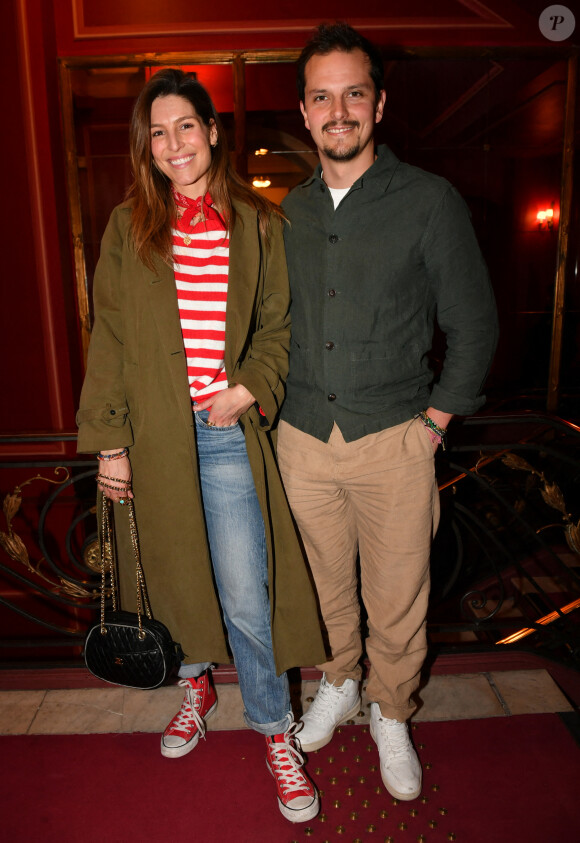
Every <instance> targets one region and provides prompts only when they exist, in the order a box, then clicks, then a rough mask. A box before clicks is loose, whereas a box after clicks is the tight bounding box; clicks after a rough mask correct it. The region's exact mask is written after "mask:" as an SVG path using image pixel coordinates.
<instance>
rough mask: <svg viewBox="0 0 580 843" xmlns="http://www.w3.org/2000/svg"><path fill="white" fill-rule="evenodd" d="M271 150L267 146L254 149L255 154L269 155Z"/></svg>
mask: <svg viewBox="0 0 580 843" xmlns="http://www.w3.org/2000/svg"><path fill="white" fill-rule="evenodd" d="M269 151H270V150H269V149H266V148H265V147H263V146H262V147H260V149H254V155H260V156H262V155H267V154H268V152H269Z"/></svg>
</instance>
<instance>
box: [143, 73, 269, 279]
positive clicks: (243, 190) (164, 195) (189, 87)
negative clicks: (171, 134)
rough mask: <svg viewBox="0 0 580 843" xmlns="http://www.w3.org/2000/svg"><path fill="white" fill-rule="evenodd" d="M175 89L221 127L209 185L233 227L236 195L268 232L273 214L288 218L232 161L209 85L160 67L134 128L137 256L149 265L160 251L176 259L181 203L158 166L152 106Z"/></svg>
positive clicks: (229, 226)
mask: <svg viewBox="0 0 580 843" xmlns="http://www.w3.org/2000/svg"><path fill="white" fill-rule="evenodd" d="M170 94H173V95H175V96H178V97H183V99H185V100H187V101H188V102H189V103H191V105H192V106H193V108H194V109H195V112H196V114H197V116H198V117H199V118H200V120H201V121H202V122H203V124H204V125H205V126H207V128H208V130H209V128H210V127H211V126H212V125H215V127H216V130H217V144H216V145H215V146H214V147H212V148H211V164H210V168H209V172H208V191H209V193H210V194H211V197H212V199H213V201H214V203H215V205H216V207H217V209H218V211H219V212H220V214H221V216H222V218H223V220H224V222H225V224H226V228H227V229H228V230H231V229H232V227H233V226H234V224H235V221H236V211H235V208H234V206H233V204H232V199H238V200H239V201H241V202H244V203H245V204H246V205H249V206H250V207H251V208H254V209H255V210H256V211H258V212H259V219H260V230H261V233H262V235H264V237H266V238H268V235H269V233H270V220H271V216H272V214H275V215H277V216H278V217H280V218H282V219H284V215H283V214H282V212H281V211H280V209H279V208H278V207H277V206H276V205H273V204H272V203H271V202H270V201H269V200H268V199H266V197H265V196H262V195H260V194H259V193H258V192H257V191H255V190H254V189H253V188H251V187H250V186H249V185H247V184H246V183H245V182H244V181H243V180H242V179H241V178H240V177H239V176H238V174H237V173H236V172H235V170H234V169H233V167H232V166H231V163H230V156H229V152H228V145H227V139H226V133H225V130H224V127H223V125H222V122H221V120H220V118H219V115H218V113H217V112H216V110H215V107H214V104H213V102H212V101H211V97H210V95H209V94H208V92H207V91H206V89H205V88H204V87H203V85H201V84H200V83H199V82H198V81H197V80H196V79H194V77H193V76H192V75H191V74H189V73H184V72H183V71H182V70H176V69H175V68H167V69H165V70H160V71H159V72H158V73H156V74H155V75H154V76H152V77H151V79H150V80H149V82H148V83H147V84H146V85H145V87H144V88H143V90H142V91H141V93H140V94H139V96H138V98H137V101H136V103H135V107H134V109H133V116H132V119H131V128H130V133H129V144H130V151H131V166H132V168H133V179H134V180H133V184H132V185H131V187H130V188H129V193H128V197H129V198H131V199H132V201H133V210H132V214H131V234H132V237H133V243H134V246H135V251H136V253H137V256H138V257H139V258H140V260H142V261H143V263H144V264H145V265H146V266H148V267H149V268H152V267H153V257H154V254H155V253H157V254H158V255H160V256H161V258H162V259H163V260H164V261H165V262H166V263H168V264H171V263H172V262H173V256H172V237H171V225H172V222H173V221H174V219H175V214H176V208H175V202H174V199H173V193H172V191H171V181H170V180H169V179H168V178H167V176H166V175H165V174H164V173H162V172H161V171H160V170H158V169H157V167H156V166H155V164H154V161H153V156H152V154H151V106H152V104H153V101H154V100H156V99H157V97H166V96H169V95H170Z"/></svg>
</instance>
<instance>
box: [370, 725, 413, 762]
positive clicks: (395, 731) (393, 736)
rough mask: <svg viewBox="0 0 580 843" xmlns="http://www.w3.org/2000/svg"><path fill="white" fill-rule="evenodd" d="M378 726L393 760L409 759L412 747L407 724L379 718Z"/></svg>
mask: <svg viewBox="0 0 580 843" xmlns="http://www.w3.org/2000/svg"><path fill="white" fill-rule="evenodd" d="M378 726H379V729H380V732H381V737H382V738H383V739H384V740H385V744H386V748H387V751H388V753H389V755H390V757H391V758H392V760H393V761H396V760H397V759H399V758H401V759H403V758H405V757H408V756H409V754H410V752H411V749H412V747H411V741H410V739H409V732H408V730H407V724H406V723H399V721H398V720H389V719H388V718H387V717H379V719H378Z"/></svg>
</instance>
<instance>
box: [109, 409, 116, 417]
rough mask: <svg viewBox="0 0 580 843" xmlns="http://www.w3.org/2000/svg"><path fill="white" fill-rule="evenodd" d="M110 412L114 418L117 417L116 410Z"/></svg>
mask: <svg viewBox="0 0 580 843" xmlns="http://www.w3.org/2000/svg"><path fill="white" fill-rule="evenodd" d="M109 412H110V414H111V415H112V416H116V415H117V411H116V410H109Z"/></svg>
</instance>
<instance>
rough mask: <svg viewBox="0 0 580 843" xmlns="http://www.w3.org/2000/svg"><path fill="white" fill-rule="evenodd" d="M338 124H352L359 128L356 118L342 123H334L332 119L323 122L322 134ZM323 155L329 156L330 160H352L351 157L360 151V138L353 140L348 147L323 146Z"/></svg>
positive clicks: (354, 156)
mask: <svg viewBox="0 0 580 843" xmlns="http://www.w3.org/2000/svg"><path fill="white" fill-rule="evenodd" d="M338 125H340V126H352V127H353V128H355V129H358V128H359V123H358V122H357V121H356V120H347V121H345V122H344V123H340V124H338V123H336V122H334V121H332V122H330V123H325V125H324V126H323V127H322V134H323V135H324V133H325V131H326V130H327V129H334V128H335V127H337V126H338ZM322 150H323V152H324V154H325V156H326V157H327V158H330V160H331V161H352V159H353V158H356V156H357V155H358V154H359V152H360V139H359V138H357V140H356V141H355V142H354V144H353V145H352V146H348V147H340V146H339V147H334V146H324V147H323V148H322Z"/></svg>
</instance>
